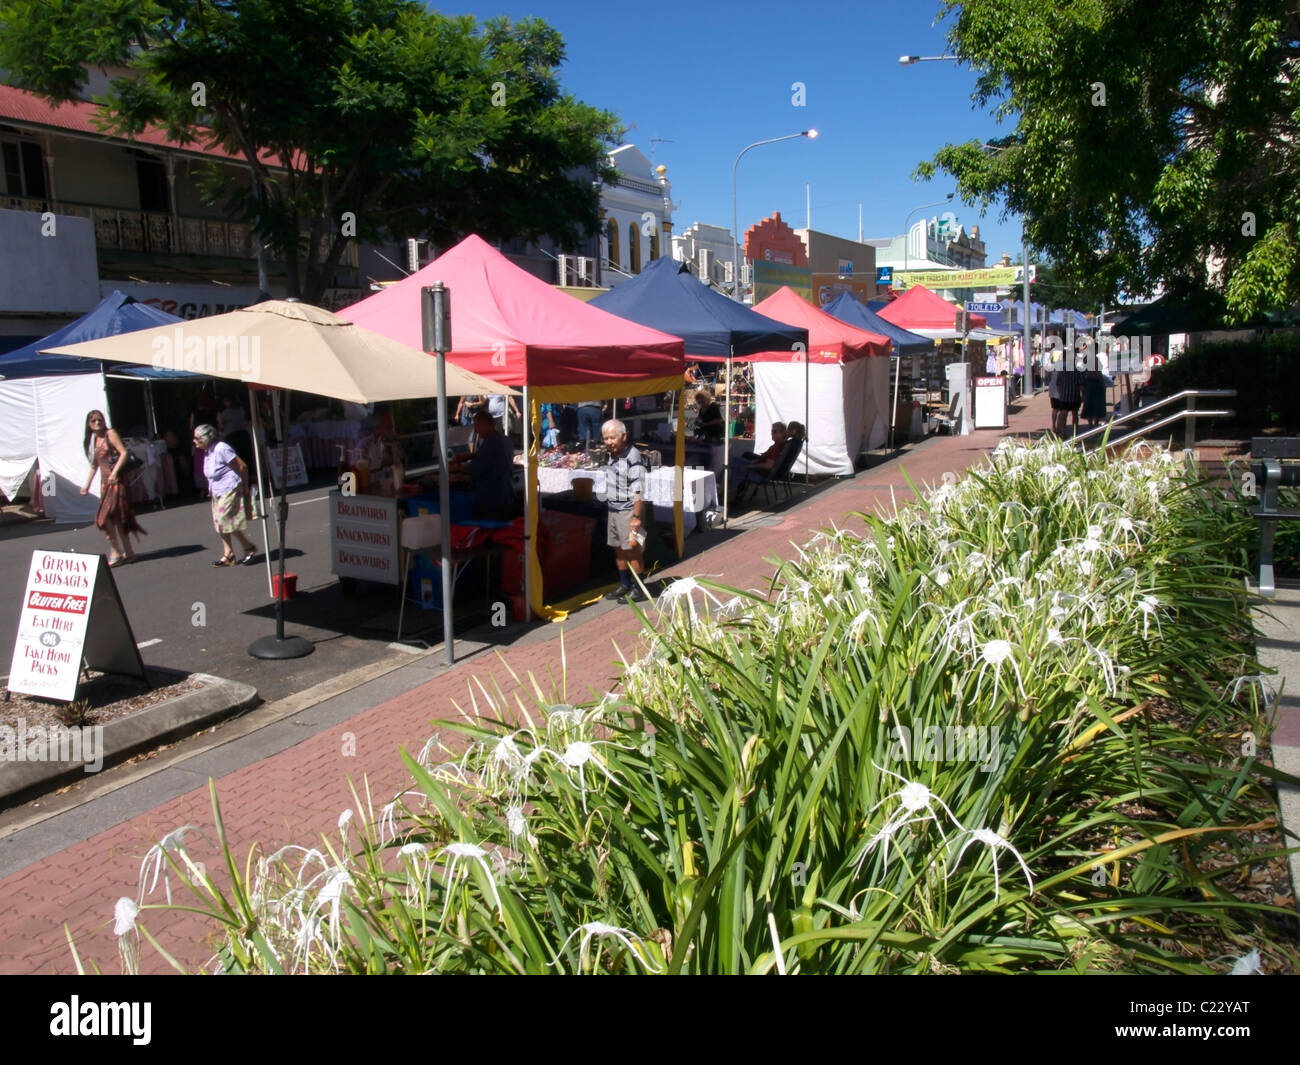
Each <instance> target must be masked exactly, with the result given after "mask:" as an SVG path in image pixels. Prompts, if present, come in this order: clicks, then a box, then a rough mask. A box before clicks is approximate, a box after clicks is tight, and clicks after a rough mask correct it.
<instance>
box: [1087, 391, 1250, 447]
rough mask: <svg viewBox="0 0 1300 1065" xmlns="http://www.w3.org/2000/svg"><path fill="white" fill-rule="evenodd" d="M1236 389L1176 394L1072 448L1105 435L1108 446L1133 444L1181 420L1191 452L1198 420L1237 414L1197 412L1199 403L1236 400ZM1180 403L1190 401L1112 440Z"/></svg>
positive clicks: (1102, 427)
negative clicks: (1128, 427) (1120, 429)
mask: <svg viewBox="0 0 1300 1065" xmlns="http://www.w3.org/2000/svg"><path fill="white" fill-rule="evenodd" d="M1236 394H1237V390H1236V389H1235V388H1185V389H1183V391H1181V392H1175V393H1174V394H1173V395H1172V396H1165V398H1164V399H1160V400H1157V401H1156V402H1155V403H1152V404H1150V405H1149V406H1146V407H1138V408H1137V410H1131V411H1129V412H1128V413H1127V414H1122V415H1120V416H1119V417H1118V418H1115V419H1113V420H1112V421H1110V422H1108V423H1107V424H1105V425H1099V426H1097V428H1095V429H1089V430H1088V431H1087V432H1086V433H1080V434H1079V435H1078V436H1076V437H1074V438H1073V439H1072V440H1071V441H1070V443H1071V444H1081V443H1085V442H1087V441H1088V440H1089V438H1091V437H1098V438H1101V437H1102V435H1103V434H1105V446H1106V447H1114V446H1116V445H1117V444H1126V443H1128V441H1130V440H1135V439H1137V438H1138V437H1140V436H1145V435H1146V434H1148V433H1150V432H1152V431H1154V430H1156V429H1163V428H1164V427H1165V426H1166V425H1173V424H1174V423H1175V422H1177V421H1179V420H1180V419H1181V420H1182V421H1183V426H1184V428H1183V447H1185V448H1188V449H1190V448H1191V447H1192V446H1193V445H1194V444H1195V443H1196V419H1197V418H1230V417H1232V416H1233V414H1235V413H1236V412H1235V411H1230V410H1197V409H1196V401H1197V399H1201V398H1204V399H1218V398H1226V397H1231V396H1235V395H1236ZM1179 400H1186V401H1187V407H1186V409H1184V410H1181V411H1177V412H1175V413H1174V414H1170V415H1168V416H1166V417H1164V418H1161V419H1160V420H1159V421H1157V422H1155V423H1154V424H1151V425H1144V426H1143V427H1142V428H1141V429H1136V430H1134V431H1133V432H1131V433H1127V434H1125V435H1123V436H1119V437H1113V438H1112V437H1111V436H1110V434H1111V433H1112V432H1114V430H1115V428H1116V427H1117V426H1124V425H1129V424H1132V423H1133V422H1136V421H1137V420H1138V419H1139V418H1145V417H1146V416H1147V415H1149V414H1150V413H1151V412H1152V411H1156V410H1159V409H1160V408H1161V407H1167V406H1169V405H1170V404H1171V403H1177V402H1178V401H1179Z"/></svg>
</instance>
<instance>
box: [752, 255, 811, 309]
mask: <svg viewBox="0 0 1300 1065" xmlns="http://www.w3.org/2000/svg"><path fill="white" fill-rule="evenodd" d="M785 285H789V286H790V288H792V289H794V291H795V293H796V294H797V295H800V296H802V297H803V298H804V299H806V300H807V301H808V302H809V303H812V302H813V274H812V271H811V270H809V269H808V267H806V266H790V265H789V264H787V263H769V262H764V261H763V260H762V259H757V260H755V262H754V302H755V303H761V302H762V301H763V300H765V299H767V297H768V296H771V295H774V294H775V293H776V291H777V290H778V289H780V288H782V287H783V286H785Z"/></svg>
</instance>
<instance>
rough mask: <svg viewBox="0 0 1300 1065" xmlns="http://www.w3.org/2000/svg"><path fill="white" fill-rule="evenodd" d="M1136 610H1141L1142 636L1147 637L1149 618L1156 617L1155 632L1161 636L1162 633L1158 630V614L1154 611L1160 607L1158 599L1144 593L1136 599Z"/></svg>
mask: <svg viewBox="0 0 1300 1065" xmlns="http://www.w3.org/2000/svg"><path fill="white" fill-rule="evenodd" d="M1137 606H1138V610H1140V611H1141V612H1142V638H1143V639H1144V640H1145V639H1146V638H1147V629H1148V627H1149V626H1150V624H1151V619H1152V618H1155V619H1156V633H1157V634H1158V635H1159V636H1161V637H1163V636H1164V633H1163V632H1161V630H1160V615H1159V614H1157V613H1156V611H1157V610H1158V609H1159V607H1160V600H1159V599H1157V598H1156V597H1155V596H1154V595H1144V596H1143V597H1142V598H1141V599H1139V600H1138V604H1137Z"/></svg>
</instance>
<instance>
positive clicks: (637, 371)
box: [340, 236, 685, 617]
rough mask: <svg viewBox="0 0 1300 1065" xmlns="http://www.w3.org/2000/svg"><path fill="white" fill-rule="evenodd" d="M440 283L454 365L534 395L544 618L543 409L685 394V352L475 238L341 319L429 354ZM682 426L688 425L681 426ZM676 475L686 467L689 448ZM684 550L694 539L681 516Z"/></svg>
mask: <svg viewBox="0 0 1300 1065" xmlns="http://www.w3.org/2000/svg"><path fill="white" fill-rule="evenodd" d="M435 281H439V282H442V283H443V284H444V285H445V286H446V289H447V291H448V292H449V293H450V304H451V320H452V323H453V324H452V329H451V345H452V346H451V350H450V352H449V353H448V359H449V361H450V362H452V363H454V364H456V365H458V366H461V367H464V368H465V369H468V370H473V371H475V372H478V373H482V374H484V375H485V376H489V377H492V378H493V379H494V380H497V381H500V382H502V383H503V384H507V385H510V386H512V387H519V388H522V389H523V392H524V406H525V411H526V417H525V421H524V450H525V454H526V458H527V462H528V467H527V476H526V477H525V479H524V485H525V491H524V502H525V506H524V521H525V528H524V538H525V543H524V547H525V552H526V555H527V566H526V568H525V574H524V583H525V599H526V603H527V605H528V607H529V609H531V610H532V611H533V612H535V613H538V614H541V615H542V616H544V617H559V616H563V612H562V611H559V610H556V609H554V608H553V607H550V606H547V605H545V604H544V603H543V601H542V600H543V584H542V571H541V564H540V560H539V557H538V551H537V548H538V546H539V545H538V542H537V535H536V531H537V530H538V528H539V521H540V508H539V500H538V492H537V489H536V484H537V464H538V457H539V454H540V451H541V449H540V447H539V436H540V419H541V404H543V403H563V402H573V401H580V400H584V399H586V400H605V399H609V398H610V397H612V396H647V395H655V394H656V393H661V392H666V391H670V390H673V389H679V388H680V387H681V382H682V373H683V370H684V367H685V360H684V359H683V357H682V342H681V341H680V340H679V339H677V338H676V337H674V336H667V335H665V334H663V333H661V332H657V331H655V330H653V329H646V328H644V327H642V326H639V325H636V324H634V323H632V322H628V321H625V320H624V319H621V318H618V317H616V316H614V315H612V314H608V313H606V312H605V311H603V310H600V309H598V308H597V307H594V306H592V305H591V304H587V303H583V302H582V301H580V300H576V299H574V298H573V297H572V296H569V295H567V294H565V293H563V292H561V291H560V290H559V289H556V288H554V287H553V286H551V285H548V284H546V283H545V282H544V281H540V280H539V279H538V278H536V277H534V276H533V275H532V274H529V273H528V272H526V271H524V270H521V269H520V268H519V267H517V266H515V265H514V264H513V263H512V262H510V260H509V259H507V258H506V257H505V256H504V255H502V254H501V253H500V252H498V251H496V249H494V248H492V247H491V246H490V245H489V244H488V243H487V242H486V241H484V240H482V239H481V238H479V237H477V236H469V237H466V238H465V239H464V240H463V241H461V242H460V243H459V244H457V245H456V246H455V247H454V248H452V249H450V250H449V251H447V252H444V253H443V254H442V255H440V256H439V257H438V258H437V259H435V260H434V261H433V262H431V263H429V265H428V266H426V267H424V268H423V269H422V270H419V271H417V272H416V273H414V274H412V275H411V276H410V277H407V278H405V279H403V280H402V281H399V282H397V283H396V284H394V285H390V286H389V287H387V288H386V289H384V290H383V291H382V292H378V293H376V294H375V295H373V296H371V297H370V298H369V299H366V300H362V301H361V302H360V303H356V304H353V305H352V306H351V307H347V308H345V309H344V310H343V311H342V312H340V314H341V317H343V318H346V319H347V320H348V321H351V322H355V323H356V324H358V325H361V326H364V327H365V328H367V329H370V330H373V331H374V332H377V333H380V334H382V335H384V336H388V337H391V338H392V339H394V340H397V341H399V342H401V343H405V344H412V345H420V344H421V343H422V329H421V310H420V300H421V290H422V289H424V288H425V287H426V286H430V285H432V284H433V283H434V282H435ZM679 425H680V421H679ZM678 440H679V445H678V448H677V451H676V454H675V457H674V466H675V467H677V468H678V469H680V467H681V464H682V453H681V442H684V441H683V436H682V434H681V432H680V431H679V433H678ZM675 526H676V534H677V542H678V544H679V546H680V544H681V541H682V537H683V535H684V530H683V527H682V517H681V511H680V508H677V514H676V516H675Z"/></svg>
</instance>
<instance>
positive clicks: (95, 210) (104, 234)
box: [0, 196, 357, 268]
mask: <svg viewBox="0 0 1300 1065" xmlns="http://www.w3.org/2000/svg"><path fill="white" fill-rule="evenodd" d="M0 207H5V208H8V209H10V210H14V211H48V210H49V209H50V204H49V202H48V201H46V200H37V199H31V198H27V197H22V196H0ZM58 213H59V214H65V215H73V216H75V217H77V218H87V219H89V220H90V224H91V225H92V226H93V227H94V230H95V244H96V246H97V247H99V248H101V249H111V250H114V251H138V252H150V253H154V254H162V255H210V256H220V257H221V258H228V259H250V260H251V259H256V258H257V249H256V247H255V246H254V243H253V241H254V234H253V227H252V226H251V225H249V224H248V223H246V222H228V221H226V220H224V219H221V218H195V217H193V216H190V215H170V214H165V213H162V212H159V211H130V210H124V209H122V208H119V207H98V206H93V205H91V204H83V203H66V202H61V203H60V204H59V209H58ZM272 261H273V262H282V261H283V260H282V259H281V258H280V257H278V256H272ZM339 265H341V266H350V267H353V268H355V267H356V265H357V246H356V243H355V242H351V243H349V244H348V245H347V246H346V247H345V248H344V250H343V257H342V259H340V261H339Z"/></svg>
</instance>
